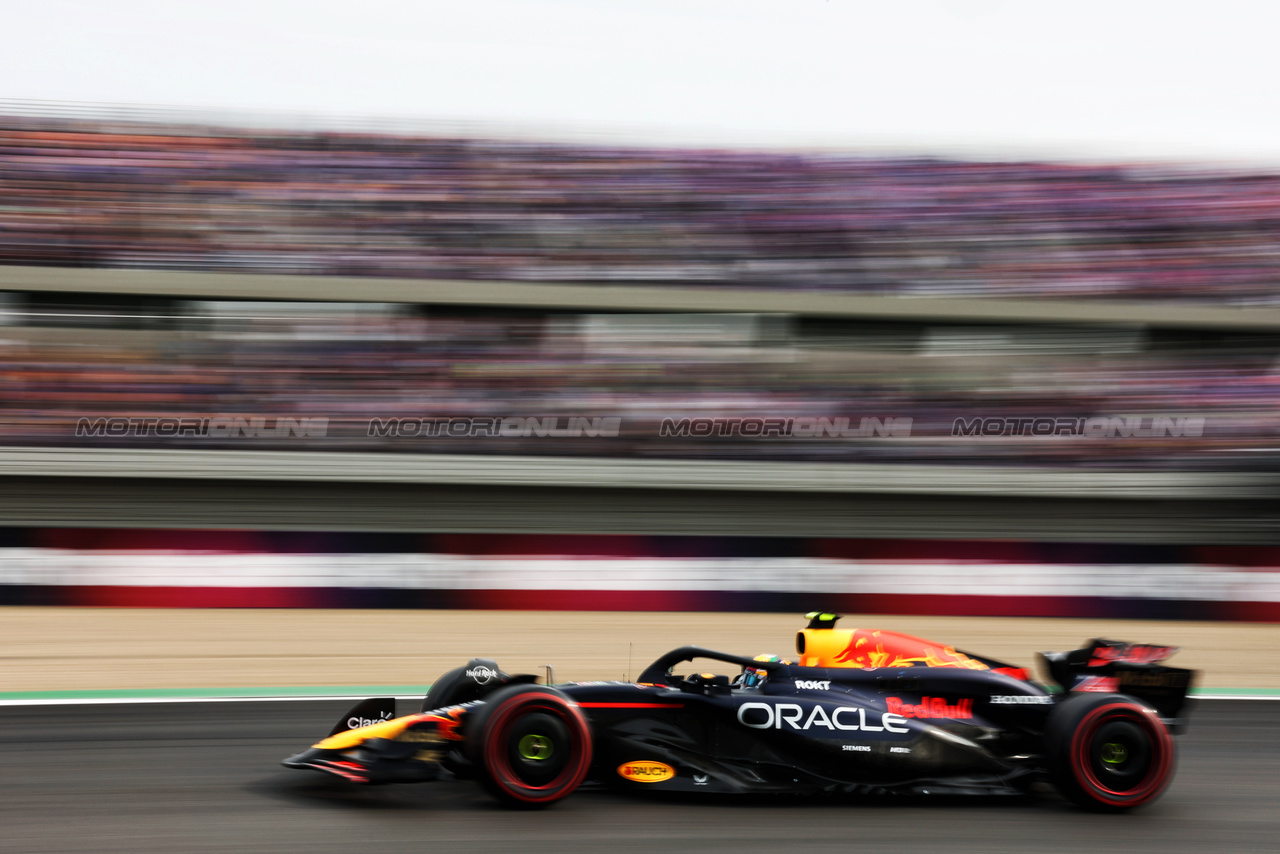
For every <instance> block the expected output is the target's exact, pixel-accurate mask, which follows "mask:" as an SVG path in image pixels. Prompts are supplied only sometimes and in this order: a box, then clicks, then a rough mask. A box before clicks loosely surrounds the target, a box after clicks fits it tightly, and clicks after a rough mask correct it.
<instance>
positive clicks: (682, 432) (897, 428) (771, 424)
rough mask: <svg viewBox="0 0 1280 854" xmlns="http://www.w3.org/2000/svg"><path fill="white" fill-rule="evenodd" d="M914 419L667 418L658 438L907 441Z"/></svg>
mask: <svg viewBox="0 0 1280 854" xmlns="http://www.w3.org/2000/svg"><path fill="white" fill-rule="evenodd" d="M911 421H912V419H910V418H860V419H857V420H856V421H855V420H854V419H853V418H845V417H843V416H841V417H836V418H807V417H795V418H664V419H662V423H661V424H660V425H658V435H659V436H662V437H671V438H705V437H709V436H714V437H724V436H745V437H747V438H762V439H763V438H780V439H871V438H895V439H906V438H909V437H910V436H911Z"/></svg>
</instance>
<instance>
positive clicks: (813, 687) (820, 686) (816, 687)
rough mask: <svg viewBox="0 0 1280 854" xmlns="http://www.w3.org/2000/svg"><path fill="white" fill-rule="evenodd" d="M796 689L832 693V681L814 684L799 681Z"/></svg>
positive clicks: (804, 680)
mask: <svg viewBox="0 0 1280 854" xmlns="http://www.w3.org/2000/svg"><path fill="white" fill-rule="evenodd" d="M796 687H797V688H799V689H801V690H805V691H830V690H831V681H830V680H824V681H822V682H812V681H810V680H808V679H797V680H796Z"/></svg>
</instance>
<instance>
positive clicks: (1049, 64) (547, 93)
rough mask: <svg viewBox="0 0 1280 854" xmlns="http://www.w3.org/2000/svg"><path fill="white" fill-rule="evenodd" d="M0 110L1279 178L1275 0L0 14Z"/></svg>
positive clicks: (621, 1) (423, 5) (264, 4)
mask: <svg viewBox="0 0 1280 854" xmlns="http://www.w3.org/2000/svg"><path fill="white" fill-rule="evenodd" d="M0 7H3V8H4V21H5V24H4V27H3V29H2V30H0V97H3V98H13V99H38V100H59V101H90V102H126V103H140V104H161V105H186V106H198V107H214V108H233V109H250V110H266V111H272V112H274V111H287V112H289V113H293V114H296V113H310V114H316V113H320V114H340V115H352V114H355V115H360V116H394V117H404V118H412V119H419V120H426V121H432V122H434V121H449V122H453V121H464V122H472V123H480V126H482V127H502V128H509V129H511V130H514V131H522V130H523V131H525V132H532V133H534V134H536V135H542V136H547V135H557V134H559V135H579V134H581V133H582V132H589V133H592V134H617V135H620V136H622V137H625V138H627V139H628V140H637V139H638V140H645V139H651V140H653V141H655V142H711V143H716V144H726V143H729V144H732V143H740V144H744V145H745V144H750V145H761V144H763V145H771V146H772V145H795V144H798V145H806V146H813V145H819V146H838V147H841V148H850V149H857V148H867V147H871V148H877V147H882V146H905V147H907V148H909V149H913V150H917V151H920V150H923V151H936V152H940V153H941V152H946V151H954V150H957V149H959V150H968V151H972V152H974V153H985V154H988V155H1001V154H1007V153H1017V154H1044V155H1049V156H1083V157H1095V156H1103V157H1123V158H1130V157H1142V158H1145V157H1161V158H1164V157H1175V158H1197V159H1198V158H1209V159H1228V158H1229V159H1246V160H1261V161H1268V162H1272V163H1274V162H1280V109H1278V108H1277V100H1278V99H1277V91H1276V90H1277V83H1280V74H1278V73H1277V72H1278V71H1280V59H1277V57H1280V49H1278V48H1277V46H1276V43H1277V38H1278V36H1277V33H1278V32H1280V27H1278V26H1277V25H1278V24H1280V3H1273V2H1266V0H1260V2H1254V3H1245V2H1224V1H1223V0H1218V1H1217V2H1202V3H1195V2H1179V0H1165V2H1125V0H1109V2H1091V1H1088V2H1081V0H1072V2H1057V3H1050V2H1040V0H897V2H894V0H878V2H870V3H863V2H852V0H773V2H754V0H725V2H718V0H670V1H669V0H545V2H542V1H539V2H533V0H523V2H522V0H456V2H452V3H438V2H429V0H406V1H405V2H401V0H359V2H356V1H355V0H351V2H329V0H253V2H239V0H223V2H217V3H213V2H199V0H110V2H107V0H91V1H90V2H76V1H75V0H40V2H38V3H22V2H18V0H0Z"/></svg>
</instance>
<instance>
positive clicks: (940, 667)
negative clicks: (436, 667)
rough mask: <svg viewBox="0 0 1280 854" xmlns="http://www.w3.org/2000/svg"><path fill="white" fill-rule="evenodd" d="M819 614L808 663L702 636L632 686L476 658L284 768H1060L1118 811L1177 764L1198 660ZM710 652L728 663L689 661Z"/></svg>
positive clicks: (891, 773)
mask: <svg viewBox="0 0 1280 854" xmlns="http://www.w3.org/2000/svg"><path fill="white" fill-rule="evenodd" d="M807 616H808V618H809V624H808V626H807V627H806V628H804V629H803V630H801V631H800V632H799V633H798V634H797V636H796V657H795V660H794V661H787V660H782V659H780V658H778V657H777V656H760V657H758V658H750V657H746V656H741V655H733V654H729V653H723V652H716V651H713V650H708V649H702V648H700V647H695V646H686V647H681V648H679V649H675V650H672V651H671V652H669V653H667V654H666V655H664V656H662V657H661V658H659V659H658V660H657V661H655V662H654V663H653V664H651V665H649V667H648V668H646V669H645V671H644V672H643V673H642V674H641V675H640V677H639V679H638V680H637V681H635V682H571V683H565V684H557V685H554V686H548V685H539V684H537V681H538V680H537V677H536V676H529V675H525V676H519V675H517V676H513V675H510V674H507V673H504V672H503V671H502V670H501V669H499V667H498V665H497V664H496V663H495V662H493V661H490V660H487V659H478V658H477V659H473V660H472V661H471V662H469V663H468V664H467V665H465V666H463V667H459V668H456V669H454V670H451V671H449V672H448V673H446V674H444V675H443V676H441V678H440V679H438V680H436V682H435V683H434V684H433V685H432V686H431V688H430V690H429V691H428V692H427V695H426V698H425V699H424V701H423V703H422V709H421V711H419V712H418V713H416V714H411V715H407V716H403V717H397V716H396V712H395V700H394V699H393V698H374V699H369V700H365V701H364V702H362V703H360V704H359V705H357V706H356V707H355V708H354V709H352V710H351V711H350V712H349V713H348V714H347V715H346V716H344V717H343V719H342V720H341V721H339V722H338V724H337V726H335V727H334V728H333V731H332V732H331V733H330V734H329V737H327V738H325V739H323V740H322V741H320V742H318V743H317V744H315V745H314V746H312V747H311V748H308V749H307V750H304V751H303V752H301V753H299V754H297V755H296V756H291V757H289V758H288V759H286V760H284V764H285V765H286V766H287V767H290V768H306V769H314V770H318V771H323V772H325V773H328V774H332V775H336V776H338V777H341V778H343V779H345V780H348V781H350V782H353V783H360V784H379V783H403V782H425V781H430V780H437V779H444V778H474V779H476V780H478V781H479V782H480V783H481V784H482V785H483V786H484V787H485V789H487V790H488V791H489V792H490V793H491V794H493V795H494V796H495V797H496V798H497V799H498V800H499V801H501V802H503V803H504V804H507V805H510V806H515V807H540V806H546V805H548V804H551V803H553V802H555V801H557V800H559V799H561V798H564V797H566V796H567V795H569V794H570V793H571V792H573V791H574V790H575V789H577V788H578V787H579V786H580V785H582V784H584V783H588V784H593V785H608V786H613V787H618V788H622V789H633V790H643V789H649V790H667V791H677V792H688V793H690V794H697V793H703V792H705V793H721V794H726V793H783V792H785V793H794V794H802V795H803V794H812V793H821V792H851V793H860V792H861V793H887V792H895V793H903V794H915V795H930V794H1012V793H1022V792H1026V791H1028V790H1029V789H1030V788H1031V787H1032V786H1033V785H1034V784H1035V783H1037V782H1040V781H1050V782H1052V783H1053V784H1054V785H1055V786H1056V787H1057V788H1058V790H1059V791H1061V792H1062V793H1063V794H1064V795H1066V796H1067V797H1068V798H1070V799H1071V800H1073V801H1075V802H1076V803H1078V804H1080V805H1082V806H1085V807H1089V808H1095V809H1110V810H1121V809H1128V808H1131V807H1136V806H1140V805H1141V804H1145V803H1148V802H1150V801H1152V800H1154V799H1155V798H1157V797H1158V796H1159V795H1160V794H1161V792H1163V791H1164V789H1165V788H1166V786H1167V785H1168V784H1169V781H1170V780H1171V778H1172V776H1173V769H1174V744H1173V739H1172V737H1171V735H1172V734H1173V733H1175V732H1178V731H1180V730H1181V728H1182V727H1183V726H1184V724H1185V721H1184V718H1183V717H1182V714H1183V708H1184V705H1185V701H1186V696H1187V690H1188V688H1189V687H1190V685H1191V681H1192V678H1193V676H1194V674H1193V672H1192V671H1189V670H1182V669H1179V668H1173V667H1167V666H1164V665H1163V664H1161V663H1160V662H1162V661H1163V660H1164V659H1165V658H1167V657H1168V656H1170V655H1172V654H1173V653H1174V652H1176V649H1174V648H1172V647H1161V646H1153V645H1141V644H1128V643H1122V642H1118V641H1109V640H1093V641H1089V642H1088V643H1086V645H1085V646H1084V647H1082V648H1081V649H1078V650H1074V651H1071V652H1066V653H1040V655H1039V658H1040V662H1041V664H1042V665H1043V667H1044V668H1045V670H1046V675H1047V676H1048V678H1049V679H1050V680H1052V682H1054V683H1056V686H1055V687H1056V689H1057V690H1055V691H1050V690H1047V689H1046V688H1045V687H1043V686H1041V685H1040V684H1037V683H1035V682H1033V681H1031V679H1030V678H1029V676H1028V674H1027V673H1026V672H1025V671H1024V670H1022V669H1021V668H1018V667H1014V666H1011V665H1008V664H1005V663H1003V662H999V661H995V660H993V659H989V658H984V657H982V656H978V655H973V654H971V653H965V652H960V651H957V650H955V649H954V648H952V647H949V646H945V645H942V644H938V643H934V642H931V641H926V640H922V639H920V638H914V637H910V636H908V635H902V634H898V633H895V632H889V631H880V630H869V629H838V628H836V625H835V624H836V621H837V620H838V619H839V617H837V616H836V615H834V614H826V613H820V612H814V613H812V614H809V615H807ZM694 661H698V662H707V661H709V662H712V663H713V665H712V667H711V668H710V669H707V670H705V672H704V668H702V667H701V666H700V667H699V668H698V669H697V671H696V672H692V673H689V674H686V675H678V674H676V673H675V672H674V671H675V670H676V669H677V668H678V667H679V665H682V664H684V663H685V662H694ZM723 665H729V666H730V667H729V668H725V667H723ZM723 669H731V670H732V671H736V672H734V673H733V675H729V674H725V673H717V672H715V670H723Z"/></svg>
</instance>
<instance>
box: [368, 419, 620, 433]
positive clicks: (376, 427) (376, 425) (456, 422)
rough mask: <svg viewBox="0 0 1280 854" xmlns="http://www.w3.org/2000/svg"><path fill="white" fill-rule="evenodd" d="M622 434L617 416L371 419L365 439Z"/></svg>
mask: <svg viewBox="0 0 1280 854" xmlns="http://www.w3.org/2000/svg"><path fill="white" fill-rule="evenodd" d="M621 431H622V418H621V417H620V416H617V415H609V416H603V417H600V416H586V415H571V416H568V417H566V418H553V417H524V416H519V415H515V416H478V417H470V416H468V417H456V418H437V417H424V418H371V419H369V426H368V430H367V432H366V433H365V435H366V436H371V437H375V438H380V439H381V438H389V437H395V438H399V437H405V436H409V437H425V438H452V439H486V438H489V439H495V438H500V439H530V438H539V439H542V438H551V439H579V438H588V439H595V438H603V439H616V438H617V437H618V435H619V433H620V432H621Z"/></svg>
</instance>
